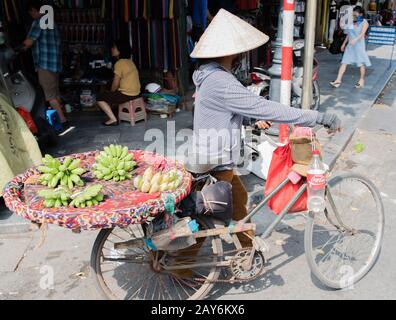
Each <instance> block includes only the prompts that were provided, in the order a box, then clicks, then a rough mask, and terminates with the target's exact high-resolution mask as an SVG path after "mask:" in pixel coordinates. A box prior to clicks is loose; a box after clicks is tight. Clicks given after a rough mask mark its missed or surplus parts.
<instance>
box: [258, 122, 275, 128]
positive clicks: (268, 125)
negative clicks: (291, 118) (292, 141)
mask: <svg viewBox="0 0 396 320" xmlns="http://www.w3.org/2000/svg"><path fill="white" fill-rule="evenodd" d="M256 127H257V128H259V129H260V130H268V129H269V128H271V127H272V122H269V121H257V122H256Z"/></svg>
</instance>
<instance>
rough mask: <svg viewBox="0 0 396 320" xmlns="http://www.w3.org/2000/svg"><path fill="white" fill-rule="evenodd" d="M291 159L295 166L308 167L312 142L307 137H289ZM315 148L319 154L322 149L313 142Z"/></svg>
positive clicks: (318, 144) (317, 143)
mask: <svg viewBox="0 0 396 320" xmlns="http://www.w3.org/2000/svg"><path fill="white" fill-rule="evenodd" d="M290 142H291V149H292V159H293V163H295V164H302V165H309V164H310V163H311V161H312V143H313V142H312V140H311V138H310V137H309V138H308V137H295V136H293V135H291V136H290ZM315 147H316V149H317V150H319V151H320V152H321V151H322V147H321V145H320V143H319V142H318V141H315Z"/></svg>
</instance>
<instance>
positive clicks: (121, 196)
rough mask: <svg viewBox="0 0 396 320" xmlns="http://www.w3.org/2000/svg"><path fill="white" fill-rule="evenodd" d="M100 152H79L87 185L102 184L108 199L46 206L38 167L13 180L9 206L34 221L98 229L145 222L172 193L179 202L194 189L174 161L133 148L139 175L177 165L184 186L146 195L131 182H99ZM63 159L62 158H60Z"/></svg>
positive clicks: (6, 191)
mask: <svg viewBox="0 0 396 320" xmlns="http://www.w3.org/2000/svg"><path fill="white" fill-rule="evenodd" d="M97 154H98V151H95V152H89V153H84V154H76V155H73V156H71V157H72V158H80V159H81V163H82V166H83V167H84V168H85V169H86V170H88V172H87V173H86V174H85V175H84V176H83V180H84V181H85V182H86V184H87V185H89V184H93V183H95V184H96V183H100V184H102V185H103V190H104V194H105V201H104V202H103V203H102V204H100V205H99V206H96V207H92V208H85V209H80V208H78V209H77V208H59V209H47V208H44V206H43V199H41V198H40V197H38V196H37V192H38V191H39V190H41V189H43V188H45V187H43V186H41V185H40V184H39V183H38V178H39V176H40V173H39V171H38V170H37V168H33V169H30V170H28V171H27V172H25V173H24V174H22V175H19V176H17V177H16V178H14V179H13V180H12V181H10V182H9V183H8V184H7V185H6V187H5V189H4V200H5V203H6V205H7V207H8V208H9V209H10V210H11V211H12V212H14V213H16V214H17V215H19V216H21V217H23V218H25V219H28V220H30V221H32V222H34V223H39V224H43V223H49V224H54V225H58V226H60V227H64V228H68V229H72V230H75V231H81V230H98V229H109V228H115V227H121V228H122V227H127V226H128V225H131V224H142V223H144V222H146V221H147V219H148V218H150V217H155V216H156V215H158V214H159V213H161V212H163V211H164V210H165V201H166V200H167V199H168V198H169V197H170V196H171V197H172V198H173V199H174V201H175V203H176V204H177V203H179V202H180V201H182V200H183V199H184V198H185V197H187V196H188V194H189V193H190V191H191V184H192V176H191V174H190V173H188V172H187V171H186V170H185V169H184V167H183V166H182V165H181V164H179V163H177V162H175V161H172V160H169V159H167V158H165V157H163V156H160V155H156V154H153V153H145V152H143V151H131V154H133V155H134V160H135V161H136V162H138V168H137V172H136V174H137V175H140V174H143V172H144V171H145V170H146V168H148V167H150V166H151V167H154V168H155V169H157V170H163V169H165V170H171V169H173V168H176V169H177V170H178V171H179V173H180V174H181V175H182V176H183V183H182V185H181V186H180V187H179V188H178V189H177V190H176V191H174V192H172V193H169V192H166V193H155V194H143V193H141V192H139V191H136V190H135V189H134V187H133V182H132V181H124V182H121V183H115V182H103V181H100V182H99V181H97V180H96V178H95V177H94V176H93V174H92V173H91V172H90V170H91V167H92V165H93V164H94V162H95V157H96V155H97ZM61 160H62V159H61Z"/></svg>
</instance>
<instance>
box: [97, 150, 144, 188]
mask: <svg viewBox="0 0 396 320" xmlns="http://www.w3.org/2000/svg"><path fill="white" fill-rule="evenodd" d="M135 166H136V162H135V161H133V155H131V154H130V153H129V150H128V147H122V146H119V145H118V146H115V145H110V146H108V147H105V148H104V151H102V152H101V153H100V154H99V156H97V158H96V163H95V164H94V165H93V166H92V168H93V170H95V171H94V173H95V176H96V178H97V179H99V180H105V181H109V180H113V181H115V182H119V181H125V180H126V179H132V174H131V171H132V170H133V169H134V168H135Z"/></svg>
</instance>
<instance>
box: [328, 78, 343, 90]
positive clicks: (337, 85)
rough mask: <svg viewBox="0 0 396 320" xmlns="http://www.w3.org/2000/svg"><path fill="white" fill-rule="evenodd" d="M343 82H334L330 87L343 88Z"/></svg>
mask: <svg viewBox="0 0 396 320" xmlns="http://www.w3.org/2000/svg"><path fill="white" fill-rule="evenodd" d="M341 84H342V82H341V81H337V80H336V81H332V82H330V85H331V86H332V87H334V88H339V87H340V86H341Z"/></svg>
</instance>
